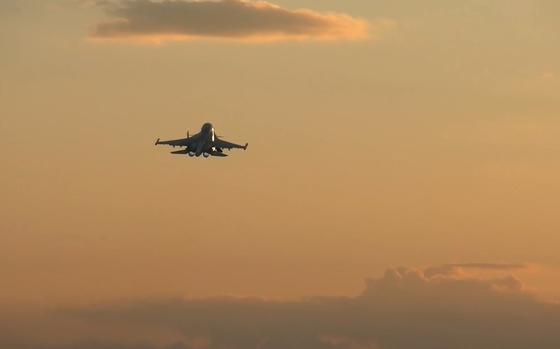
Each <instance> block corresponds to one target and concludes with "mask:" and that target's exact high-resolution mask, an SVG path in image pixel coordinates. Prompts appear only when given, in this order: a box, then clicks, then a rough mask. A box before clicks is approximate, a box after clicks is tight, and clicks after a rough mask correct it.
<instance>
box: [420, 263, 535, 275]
mask: <svg viewBox="0 0 560 349" xmlns="http://www.w3.org/2000/svg"><path fill="white" fill-rule="evenodd" d="M524 268H527V266H526V265H524V264H512V263H455V264H444V265H441V266H436V267H429V268H427V269H426V270H425V271H424V273H425V274H426V275H427V276H434V275H437V274H443V275H449V274H453V273H456V272H457V271H458V270H460V269H479V270H493V271H504V270H519V269H524Z"/></svg>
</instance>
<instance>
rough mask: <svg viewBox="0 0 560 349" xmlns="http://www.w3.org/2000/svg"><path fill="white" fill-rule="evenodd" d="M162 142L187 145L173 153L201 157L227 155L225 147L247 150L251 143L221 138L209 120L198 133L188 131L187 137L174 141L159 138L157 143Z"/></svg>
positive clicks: (179, 145) (173, 145)
mask: <svg viewBox="0 0 560 349" xmlns="http://www.w3.org/2000/svg"><path fill="white" fill-rule="evenodd" d="M160 144H163V145H170V146H172V147H185V149H182V150H179V151H173V152H171V154H182V155H185V154H186V155H188V156H190V157H193V156H196V157H199V156H200V155H202V156H204V157H205V158H207V157H209V156H219V157H226V156H227V155H226V154H224V149H227V150H231V149H243V150H246V149H247V146H248V145H249V143H245V145H239V144H235V143H230V142H227V141H224V140H221V139H220V138H219V137H218V136H217V135H216V132H215V131H214V126H212V124H211V123H209V122H207V123H205V124H204V125H202V129H201V130H200V132H199V133H197V134H194V135H192V136H191V135H189V132H187V138H183V139H175V140H172V141H161V140H160V139H159V138H158V140H157V141H156V145H160Z"/></svg>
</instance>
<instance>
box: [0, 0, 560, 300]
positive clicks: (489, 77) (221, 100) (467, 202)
mask: <svg viewBox="0 0 560 349" xmlns="http://www.w3.org/2000/svg"><path fill="white" fill-rule="evenodd" d="M275 3H276V4H277V5H279V6H282V8H286V9H291V10H295V9H300V8H308V9H312V10H314V11H316V12H317V13H330V12H336V13H339V14H345V15H346V16H349V17H351V18H356V19H359V20H363V21H368V22H369V23H370V25H371V28H370V29H371V30H372V32H371V33H370V38H369V39H367V40H359V41H355V40H350V41H347V40H343V39H341V40H334V41H333V40H331V41H328V42H321V41H320V40H319V41H313V40H308V41H301V40H295V41H289V40H288V41H284V42H268V43H247V42H246V43H239V42H227V41H223V40H216V39H215V38H212V37H209V38H207V40H206V39H201V40H198V41H196V42H170V43H167V42H165V43H161V45H156V46H154V45H143V44H138V43H127V42H114V43H105V42H97V41H96V40H91V35H92V33H93V30H94V28H95V26H96V25H98V24H99V23H102V22H104V21H107V20H109V19H110V18H109V17H110V16H108V15H107V13H106V12H105V10H104V9H102V8H99V7H97V6H92V5H91V4H89V5H88V4H84V3H82V2H79V1H70V0H67V1H66V0H65V1H42V2H40V4H39V2H34V1H12V0H8V1H7V2H3V4H2V5H0V52H2V54H1V56H0V74H1V76H2V79H0V131H1V137H0V157H1V159H2V163H3V165H2V172H1V174H0V194H1V196H2V200H0V234H1V235H0V240H1V243H0V282H1V283H2V287H0V303H1V304H14V303H21V302H39V303H45V304H58V303H67V302H69V303H74V302H80V303H82V302H85V303H89V302H93V301H98V300H114V299H137V298H144V297H175V296H181V297H182V296H186V297H205V296H214V295H223V294H228V295H241V296H246V295H248V296H262V297H271V298H297V297H302V296H310V295H354V294H357V293H359V292H361V291H362V289H363V279H364V278H365V277H369V276H379V275H381V274H382V273H383V271H384V270H385V269H386V268H387V267H393V266H399V265H406V266H432V265H441V264H446V263H464V262H504V263H522V264H525V263H530V264H531V265H538V266H540V269H538V270H546V272H545V273H543V274H540V275H541V276H540V277H539V276H538V275H539V274H538V272H536V271H532V272H530V273H529V272H527V280H529V281H530V282H529V284H531V283H532V285H534V287H535V288H536V289H538V290H539V291H538V292H542V293H543V294H546V295H547V296H551V297H552V296H554V295H556V294H557V292H558V288H559V285H558V283H557V282H555V281H553V279H552V277H551V275H556V274H555V272H554V270H556V269H557V268H558V266H559V265H560V257H559V255H558V251H557V247H558V245H559V244H560V238H559V237H558V234H557V232H558V231H559V228H560V218H559V217H560V216H559V215H558V212H557V211H558V210H557V208H558V207H559V198H560V185H559V184H558V177H559V175H560V162H559V160H558V159H559V157H558V152H559V151H560V140H559V138H558V137H557V135H558V131H560V122H559V121H558V118H557V116H558V114H559V112H560V106H559V104H558V101H559V98H560V92H559V91H560V82H559V81H560V80H559V78H560V63H558V62H560V47H559V46H558V45H557V34H558V30H559V29H560V25H559V24H558V23H557V20H556V17H557V16H555V15H554V13H557V12H555V11H557V10H558V9H559V6H558V5H556V3H555V2H551V1H536V0H535V1H529V0H526V1H525V0H511V1H499V0H496V1H489V2H479V1H469V2H466V3H464V2H458V1H448V2H445V3H442V2H439V1H432V0H429V1H423V2H421V3H422V4H421V5H420V2H418V4H416V2H415V3H414V4H411V3H410V2H407V1H362V0H348V1H334V0H328V1H326V0H325V1H321V2H317V1H296V0H293V1H288V0H286V1H277V2H275ZM383 23H385V25H382V24H383ZM205 121H211V122H212V123H213V124H214V125H215V127H216V131H217V133H218V134H219V135H223V136H224V138H226V139H228V140H232V141H235V142H239V143H244V142H249V144H250V146H249V149H248V150H247V151H246V152H242V151H241V152H235V153H232V154H231V156H230V157H229V158H226V159H208V160H203V159H189V158H179V157H176V156H172V155H170V154H168V151H167V149H163V148H156V147H154V146H153V142H154V141H155V139H156V138H158V137H161V138H162V139H167V138H179V137H183V136H185V135H186V132H187V130H190V131H191V132H194V131H196V130H197V129H199V128H200V126H201V125H202V123H203V122H205Z"/></svg>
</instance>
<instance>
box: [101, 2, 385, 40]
mask: <svg viewBox="0 0 560 349" xmlns="http://www.w3.org/2000/svg"><path fill="white" fill-rule="evenodd" d="M98 4H99V6H101V7H102V8H103V9H104V10H105V12H106V13H107V15H109V16H110V17H112V19H110V20H108V21H106V22H102V23H99V24H98V25H97V26H96V28H95V30H94V32H93V34H92V35H93V38H95V39H101V40H136V41H152V42H154V41H155V42H164V41H177V40H197V39H220V40H224V39H226V40H236V41H248V42H270V41H285V40H357V39H363V38H365V37H366V36H367V32H368V23H367V22H366V21H364V20H361V19H356V18H353V17H351V16H349V15H346V14H341V13H319V12H315V11H311V10H295V11H292V10H287V9H284V8H281V7H279V6H277V5H274V4H272V3H268V2H264V1H249V0H219V1H212V0H202V1H195V0H163V1H155V0H135V1H133V0H123V1H120V2H117V3H114V2H108V1H102V2H98ZM391 24H392V22H391V21H389V20H384V21H380V22H379V25H378V27H388V26H391ZM371 29H375V28H371Z"/></svg>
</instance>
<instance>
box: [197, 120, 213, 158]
mask: <svg viewBox="0 0 560 349" xmlns="http://www.w3.org/2000/svg"><path fill="white" fill-rule="evenodd" d="M215 139H216V133H215V131H214V126H212V124H211V123H209V122H207V123H205V124H204V125H202V128H201V129H200V140H199V141H198V143H197V144H196V148H195V149H194V155H196V156H200V155H202V154H203V153H207V154H208V153H211V152H212V150H213V149H212V148H213V144H214V140H215Z"/></svg>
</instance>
